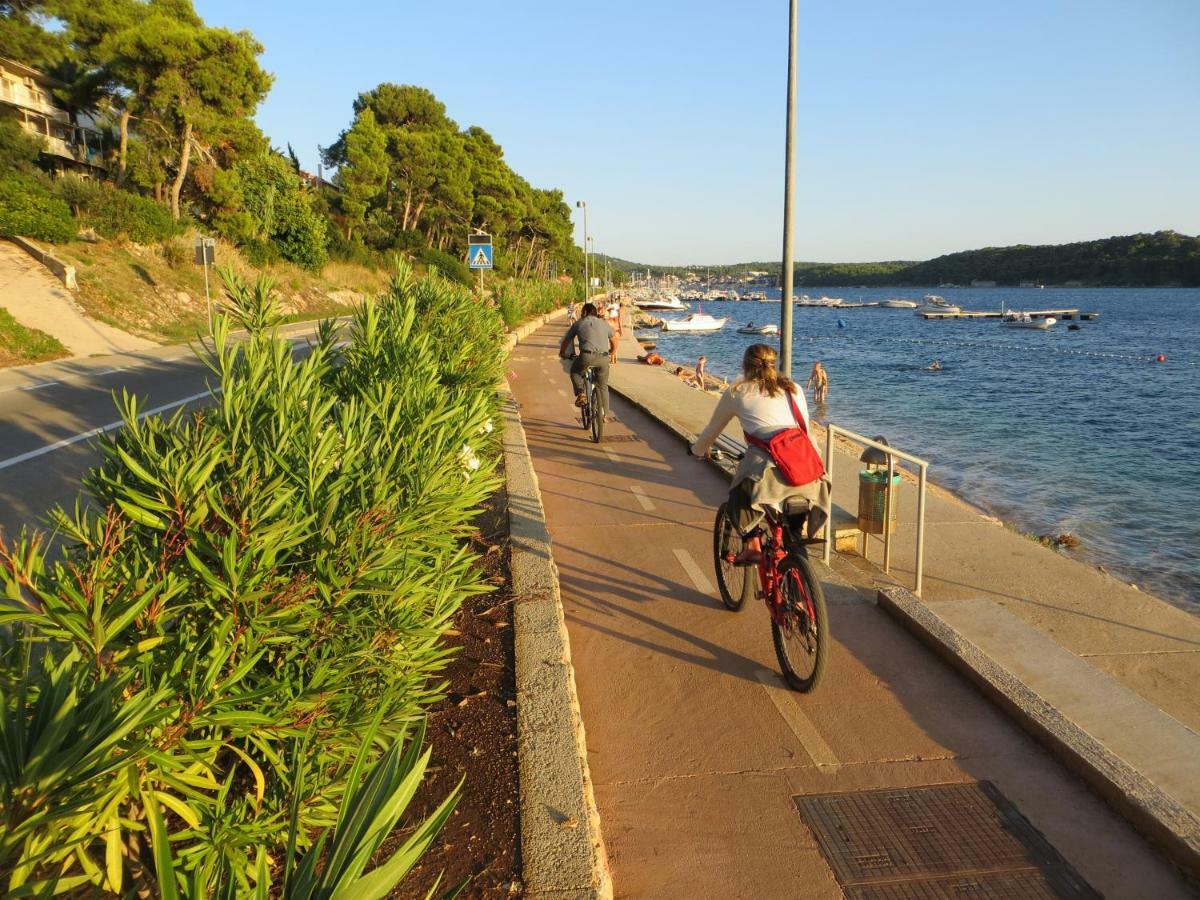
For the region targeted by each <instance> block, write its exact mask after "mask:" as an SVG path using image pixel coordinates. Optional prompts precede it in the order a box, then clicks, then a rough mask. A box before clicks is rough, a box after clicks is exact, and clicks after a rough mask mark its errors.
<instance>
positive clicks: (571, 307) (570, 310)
mask: <svg viewBox="0 0 1200 900" xmlns="http://www.w3.org/2000/svg"><path fill="white" fill-rule="evenodd" d="M567 324H568V325H574V324H575V301H574V300H572V301H571V302H570V303H568V304H567Z"/></svg>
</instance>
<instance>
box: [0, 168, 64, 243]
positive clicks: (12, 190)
mask: <svg viewBox="0 0 1200 900" xmlns="http://www.w3.org/2000/svg"><path fill="white" fill-rule="evenodd" d="M75 233H76V228H75V220H74V219H72V218H71V209H70V207H68V206H67V204H66V203H64V202H63V201H62V200H60V199H59V198H57V197H54V196H52V195H51V194H50V192H49V191H48V190H46V187H45V185H44V184H43V183H42V182H41V181H40V180H39V179H37V178H35V177H33V176H31V175H19V174H16V173H12V174H9V175H5V176H3V177H0V234H7V235H19V236H21V237H29V238H36V239H37V240H41V241H49V242H51V243H54V244H65V243H66V242H67V241H69V240H71V239H72V238H73V237H75Z"/></svg>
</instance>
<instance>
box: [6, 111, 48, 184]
mask: <svg viewBox="0 0 1200 900" xmlns="http://www.w3.org/2000/svg"><path fill="white" fill-rule="evenodd" d="M41 149H42V142H41V141H40V140H38V139H37V138H35V137H33V136H32V135H30V134H27V133H26V132H25V130H24V129H22V128H21V126H20V125H18V124H17V122H16V120H15V119H13V118H10V117H9V116H0V172H9V171H15V172H24V173H26V174H28V173H31V172H33V169H34V163H36V162H37V159H38V155H39V154H40V153H41Z"/></svg>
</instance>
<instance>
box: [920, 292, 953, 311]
mask: <svg viewBox="0 0 1200 900" xmlns="http://www.w3.org/2000/svg"><path fill="white" fill-rule="evenodd" d="M913 312H915V313H917V315H920V314H921V313H928V312H938V313H956V312H962V307H961V306H957V305H956V304H954V303H950V302H949V301H948V300H946V298H945V297H939V296H938V295H937V294H926V295H925V296H924V297H922V298H921V305H920V306H916V307H913Z"/></svg>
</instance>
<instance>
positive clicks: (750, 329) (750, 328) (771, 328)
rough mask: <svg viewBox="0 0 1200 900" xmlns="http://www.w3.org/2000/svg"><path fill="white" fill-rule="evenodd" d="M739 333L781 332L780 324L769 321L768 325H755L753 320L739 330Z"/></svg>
mask: <svg viewBox="0 0 1200 900" xmlns="http://www.w3.org/2000/svg"><path fill="white" fill-rule="evenodd" d="M737 333H738V334H779V326H778V325H775V324H772V323H768V324H766V325H755V324H754V323H753V322H747V323H746V324H745V325H743V326H742V327H741V328H739V329H738V330H737Z"/></svg>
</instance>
